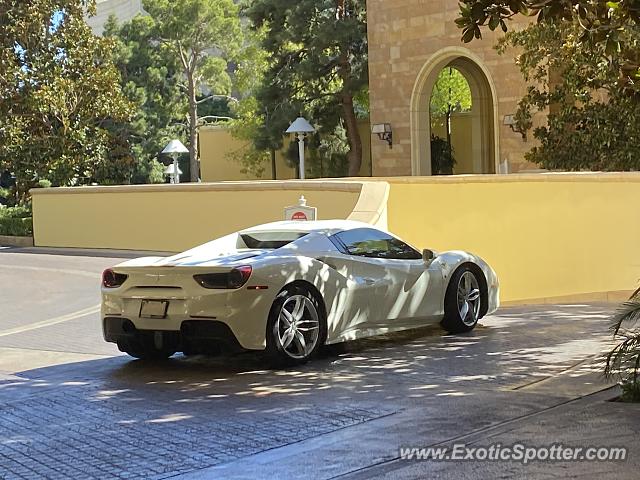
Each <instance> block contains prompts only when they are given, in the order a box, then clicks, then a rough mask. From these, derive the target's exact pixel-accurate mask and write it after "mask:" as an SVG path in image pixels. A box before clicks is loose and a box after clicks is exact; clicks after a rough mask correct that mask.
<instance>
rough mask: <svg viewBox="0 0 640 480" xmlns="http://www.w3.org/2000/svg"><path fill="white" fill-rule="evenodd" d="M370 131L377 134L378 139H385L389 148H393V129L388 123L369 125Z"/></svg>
mask: <svg viewBox="0 0 640 480" xmlns="http://www.w3.org/2000/svg"><path fill="white" fill-rule="evenodd" d="M371 133H375V134H376V135H378V138H379V139H380V140H385V141H386V142H387V143H388V144H389V148H393V131H392V130H391V124H390V123H376V124H374V125H372V126H371Z"/></svg>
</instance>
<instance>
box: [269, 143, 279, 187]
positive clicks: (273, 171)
mask: <svg viewBox="0 0 640 480" xmlns="http://www.w3.org/2000/svg"><path fill="white" fill-rule="evenodd" d="M271 178H272V179H273V180H277V179H278V174H277V172H276V151H275V150H274V149H273V148H272V149H271Z"/></svg>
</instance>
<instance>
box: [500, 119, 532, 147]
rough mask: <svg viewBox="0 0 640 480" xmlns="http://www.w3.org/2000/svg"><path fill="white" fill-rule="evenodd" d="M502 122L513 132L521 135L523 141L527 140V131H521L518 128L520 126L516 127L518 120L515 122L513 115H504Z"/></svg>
mask: <svg viewBox="0 0 640 480" xmlns="http://www.w3.org/2000/svg"><path fill="white" fill-rule="evenodd" d="M502 123H503V125H504V126H506V127H509V128H510V129H511V130H512V131H513V132H515V133H519V134H520V135H522V140H523V141H525V142H526V141H527V132H526V131H522V130H520V128H518V122H516V117H515V115H505V116H504V120H503V122H502Z"/></svg>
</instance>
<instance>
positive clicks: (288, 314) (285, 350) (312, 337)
mask: <svg viewBox="0 0 640 480" xmlns="http://www.w3.org/2000/svg"><path fill="white" fill-rule="evenodd" d="M326 329H327V327H326V318H325V317H324V312H323V309H322V308H321V305H320V302H319V301H318V299H317V298H316V297H315V296H314V295H313V294H312V293H311V292H310V291H309V289H307V288H305V287H304V286H300V285H290V286H287V287H285V288H284V289H283V290H282V291H281V292H280V293H279V294H278V296H277V297H276V299H275V301H274V302H273V305H272V307H271V310H270V312H269V321H268V323H267V332H266V334H267V338H266V340H267V354H268V355H269V356H270V357H271V359H272V361H273V363H274V364H275V365H277V366H279V365H298V364H301V363H304V362H306V361H307V360H309V359H310V358H311V357H313V356H314V355H315V354H316V353H317V351H318V350H319V348H320V347H321V346H322V343H324V339H325V338H326Z"/></svg>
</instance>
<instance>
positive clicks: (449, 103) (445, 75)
mask: <svg viewBox="0 0 640 480" xmlns="http://www.w3.org/2000/svg"><path fill="white" fill-rule="evenodd" d="M429 109H430V111H431V123H432V126H433V125H435V124H436V123H437V122H442V123H443V124H444V127H445V130H446V132H447V138H446V140H445V142H446V144H445V145H443V142H442V141H441V140H442V139H441V138H439V137H436V136H433V135H432V137H431V157H432V159H433V160H434V161H433V162H432V164H433V165H432V171H433V172H434V174H437V173H448V174H450V173H453V166H454V165H455V163H456V162H455V160H454V156H453V147H452V145H451V116H452V115H453V114H454V113H459V112H466V111H469V110H470V109H471V89H470V88H469V83H468V82H467V79H466V78H464V75H462V73H460V71H458V70H456V69H455V68H453V67H447V68H444V69H442V70H441V71H440V73H439V74H438V79H437V80H436V83H435V85H434V87H433V91H432V92H431V99H430V104H429Z"/></svg>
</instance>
